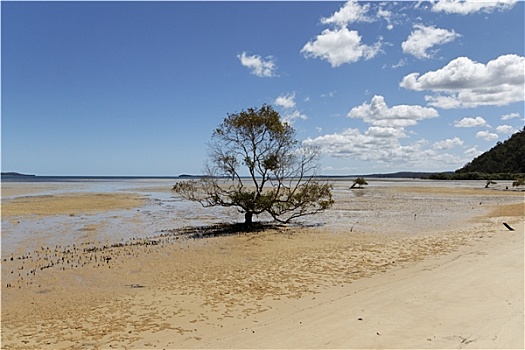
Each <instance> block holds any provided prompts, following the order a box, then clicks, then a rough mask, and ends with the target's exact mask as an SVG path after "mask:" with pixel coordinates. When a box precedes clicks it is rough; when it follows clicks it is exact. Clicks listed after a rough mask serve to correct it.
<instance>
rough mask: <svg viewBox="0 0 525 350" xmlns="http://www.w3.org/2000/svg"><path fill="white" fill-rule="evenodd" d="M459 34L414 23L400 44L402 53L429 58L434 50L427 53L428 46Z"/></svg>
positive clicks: (450, 39)
mask: <svg viewBox="0 0 525 350" xmlns="http://www.w3.org/2000/svg"><path fill="white" fill-rule="evenodd" d="M460 36H461V35H460V34H457V33H456V32H455V31H453V30H452V31H449V30H446V29H441V28H435V27H426V26H424V25H422V24H414V31H412V33H410V35H409V36H408V38H407V40H406V41H404V42H403V43H402V44H401V47H402V48H403V52H404V53H407V54H410V55H413V56H415V57H417V58H419V59H423V58H431V57H432V56H433V54H434V53H435V52H436V50H434V51H433V52H431V53H429V52H428V50H429V49H430V48H432V47H434V46H436V45H443V44H446V43H449V42H451V41H454V40H455V39H456V38H458V37H460Z"/></svg>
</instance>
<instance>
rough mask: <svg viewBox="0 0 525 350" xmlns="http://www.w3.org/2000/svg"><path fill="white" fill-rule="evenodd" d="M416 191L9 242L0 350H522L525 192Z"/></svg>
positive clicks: (339, 194) (342, 192) (344, 193)
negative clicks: (173, 226)
mask: <svg viewBox="0 0 525 350" xmlns="http://www.w3.org/2000/svg"><path fill="white" fill-rule="evenodd" d="M358 191H361V190H358ZM417 191H418V192H417V193H414V192H413V191H409V190H407V189H406V188H397V187H395V186H393V187H391V188H381V189H376V190H374V189H370V190H369V189H365V190H363V192H362V193H360V194H356V192H355V191H348V190H347V187H343V186H340V187H336V201H337V202H336V205H335V206H334V209H333V210H331V211H329V212H326V213H325V214H323V215H322V216H320V217H319V218H318V219H316V220H319V221H314V223H317V222H321V223H322V225H312V227H294V226H287V227H280V228H276V229H273V230H269V231H267V232H262V233H256V234H239V235H232V236H226V237H213V238H206V239H189V238H187V237H182V236H178V235H176V234H172V233H170V232H165V233H163V234H158V233H156V234H153V233H152V235H151V236H150V237H141V238H136V239H131V240H126V241H115V242H109V243H108V242H103V243H102V242H98V241H95V240H85V239H84V240H81V241H78V242H76V244H74V245H73V244H70V245H64V246H61V245H53V246H50V245H46V244H45V243H46V242H45V241H44V242H42V246H41V247H39V249H35V250H24V249H18V250H17V251H16V252H4V249H3V250H2V253H3V254H2V281H1V285H2V348H5V349H10V348H31V349H35V348H39V349H40V348H44V349H57V348H71V349H83V348H84V349H88V348H89V349H92V348H106V349H107V348H128V349H130V348H135V349H144V348H159V349H162V348H459V347H461V348H523V346H524V339H523V316H524V313H523V294H524V293H523V282H524V281H523V276H524V270H523V258H524V253H523V236H524V233H523V226H524V212H523V209H524V205H525V204H524V202H523V193H516V192H503V191H491V192H490V193H489V192H487V191H484V190H483V189H480V190H477V189H474V190H471V189H469V190H468V191H471V192H469V193H464V192H461V193H458V192H457V189H453V190H447V189H440V190H439V191H437V192H438V193H436V190H434V189H433V190H427V191H425V190H421V189H419V188H418V189H417ZM472 191H473V192H472ZM496 192H498V193H496ZM94 195H95V196H96V194H82V195H80V194H75V195H64V196H55V197H53V198H54V200H57V201H59V200H60V199H66V198H67V200H68V201H74V200H78V202H77V203H78V204H80V203H83V204H82V205H87V204H86V203H88V202H90V201H91V200H92V199H93V198H92V197H91V196H94ZM123 195H124V196H130V194H123ZM87 198H90V200H89V201H88V202H86V201H85V200H86V199H87ZM40 199H42V198H40ZM119 199H122V200H123V201H122V202H118V203H113V204H112V206H111V209H112V210H113V209H116V207H119V206H120V208H121V209H126V208H127V209H128V210H135V208H136V206H140V202H137V203H134V204H133V205H131V206H128V205H130V203H129V202H127V200H128V199H129V198H127V199H125V198H119ZM135 199H138V200H140V197H137V198H135ZM380 199H383V200H382V201H381V200H380ZM24 200H28V199H27V198H25V199H24ZM33 200H34V202H33V203H32V202H31V200H29V202H26V204H25V207H26V208H27V207H31V206H32V205H35V208H36V207H38V206H39V205H40V204H38V201H39V199H38V198H34V199H33ZM452 204H453V205H452ZM4 206H5V203H2V222H4ZM68 206H69V207H71V206H74V204H72V202H70V203H69V204H68ZM56 207H57V208H61V205H58V204H57V206H56ZM80 208H81V207H80ZM98 208H102V206H98ZM88 209H89V205H88V206H87V207H86V210H88ZM24 210H27V209H24ZM24 210H21V211H18V212H17V213H16V214H13V211H12V212H11V214H10V215H11V216H10V218H16V219H17V220H19V219H21V220H24V219H25V218H27V217H28V216H30V214H29V213H28V212H26V211H24ZM80 212H82V210H81V209H80ZM80 212H79V213H80ZM60 213H64V211H63V210H62V209H60V210H57V211H56V212H54V213H51V212H47V213H45V214H42V215H44V216H45V215H47V216H49V217H51V216H53V215H58V214H60ZM414 214H416V215H414ZM78 215H79V214H78ZM465 218H467V219H465ZM73 219H75V218H74V217H73V218H72V220H73ZM129 220H140V218H136V217H134V218H132V219H131V218H130V219H129ZM503 222H506V223H508V224H510V225H511V226H512V227H514V228H515V231H508V230H507V229H506V228H505V227H504V226H503V224H502V223H503ZM92 229H93V231H96V230H97V229H98V228H97V227H92ZM174 232H175V231H174ZM63 234H68V232H67V231H66V232H63ZM6 253H8V254H6Z"/></svg>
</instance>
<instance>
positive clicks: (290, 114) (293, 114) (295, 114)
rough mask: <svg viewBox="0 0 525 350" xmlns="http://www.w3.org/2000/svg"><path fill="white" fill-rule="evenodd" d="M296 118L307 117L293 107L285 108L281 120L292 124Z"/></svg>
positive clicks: (304, 118) (303, 118)
mask: <svg viewBox="0 0 525 350" xmlns="http://www.w3.org/2000/svg"><path fill="white" fill-rule="evenodd" d="M297 119H302V120H306V119H308V117H307V116H306V115H305V114H303V113H301V112H299V111H298V110H295V109H293V110H287V111H285V112H284V114H283V120H284V121H285V122H288V123H289V124H293V123H294V122H295V121H296V120H297Z"/></svg>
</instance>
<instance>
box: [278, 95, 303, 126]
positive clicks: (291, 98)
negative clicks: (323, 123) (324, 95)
mask: <svg viewBox="0 0 525 350" xmlns="http://www.w3.org/2000/svg"><path fill="white" fill-rule="evenodd" d="M274 103H275V105H277V106H279V107H281V108H283V109H284V113H282V118H283V121H285V122H288V123H289V124H293V123H294V122H295V121H296V120H297V119H303V120H306V119H308V117H307V116H306V115H304V114H302V113H301V112H299V111H298V110H296V109H295V107H296V103H295V92H293V93H290V94H287V95H281V96H279V97H277V98H276V99H275V101H274Z"/></svg>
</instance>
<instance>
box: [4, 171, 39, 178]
mask: <svg viewBox="0 0 525 350" xmlns="http://www.w3.org/2000/svg"><path fill="white" fill-rule="evenodd" d="M34 176H36V175H30V174H20V173H15V172H7V173H2V177H34Z"/></svg>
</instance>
